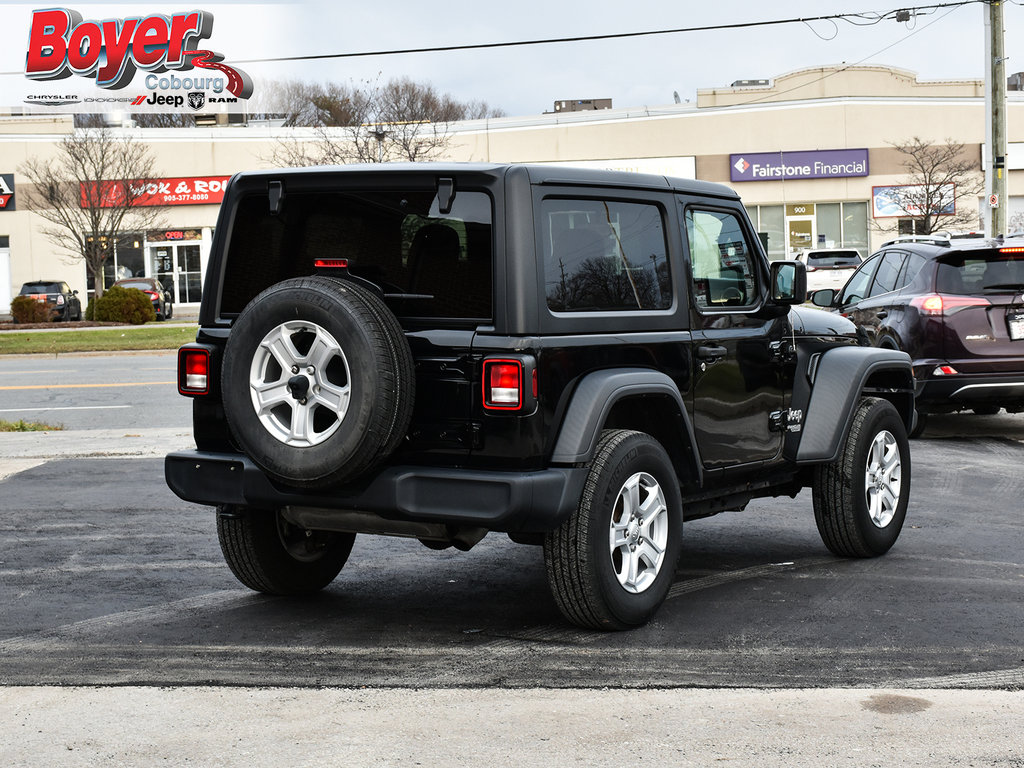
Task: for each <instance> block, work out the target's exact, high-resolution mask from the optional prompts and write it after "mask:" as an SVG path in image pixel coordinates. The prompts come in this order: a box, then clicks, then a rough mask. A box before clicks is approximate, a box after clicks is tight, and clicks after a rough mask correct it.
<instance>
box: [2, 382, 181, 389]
mask: <svg viewBox="0 0 1024 768" xmlns="http://www.w3.org/2000/svg"><path fill="white" fill-rule="evenodd" d="M177 383H178V382H176V381H125V382H118V383H117V384H111V383H106V384H22V385H13V386H9V387H0V390H12V389H99V388H101V387H103V388H106V389H114V388H116V387H151V386H153V385H154V384H177Z"/></svg>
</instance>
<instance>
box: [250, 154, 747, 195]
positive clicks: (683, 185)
mask: <svg viewBox="0 0 1024 768" xmlns="http://www.w3.org/2000/svg"><path fill="white" fill-rule="evenodd" d="M513 169H523V170H525V171H526V172H527V174H529V178H530V182H531V183H533V184H569V185H574V184H593V185H597V186H600V185H607V186H613V187H630V188H633V189H662V190H675V191H678V192H687V193H692V194H700V195H710V196H714V197H720V198H726V199H731V200H738V199H739V195H738V194H737V193H736V192H735V191H734V190H732V189H731V188H730V187H727V186H725V185H724V184H716V183H714V182H710V181H698V180H695V179H680V178H676V177H672V176H659V175H656V174H649V173H632V172H629V171H613V170H606V169H602V168H582V167H578V166H570V165H550V164H541V163H456V162H438V163H359V164H352V165H325V166H313V167H306V168H278V169H271V170H260V171H243V172H241V173H239V174H236V178H239V179H240V180H241V179H243V178H244V179H256V178H261V177H262V178H267V179H268V180H269V179H282V178H284V179H287V178H288V177H289V176H304V175H317V176H320V175H324V176H330V175H335V174H345V175H349V174H353V175H368V176H369V175H374V176H379V175H382V174H410V173H413V174H418V173H422V174H430V175H432V176H441V175H445V174H453V175H454V174H459V173H476V174H485V175H491V176H494V177H495V178H497V177H499V176H503V175H504V174H506V173H508V172H509V171H511V170H513Z"/></svg>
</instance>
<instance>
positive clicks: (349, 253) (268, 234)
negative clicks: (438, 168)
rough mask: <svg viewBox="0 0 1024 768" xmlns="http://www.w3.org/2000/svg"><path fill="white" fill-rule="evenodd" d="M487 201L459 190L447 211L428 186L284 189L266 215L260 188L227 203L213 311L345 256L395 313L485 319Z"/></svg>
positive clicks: (225, 311) (232, 308)
mask: <svg viewBox="0 0 1024 768" xmlns="http://www.w3.org/2000/svg"><path fill="white" fill-rule="evenodd" d="M491 207H492V206H491V199H490V196H489V195H487V194H486V193H484V192H473V191H466V190H459V192H458V194H456V196H455V200H454V201H453V204H452V210H451V212H450V213H448V214H441V213H439V212H438V205H437V194H436V192H435V191H433V190H426V189H423V190H404V191H402V190H394V191H391V190H383V191H381V190H377V191H373V192H324V193H317V194H303V193H298V194H289V195H288V196H287V198H286V199H285V202H284V206H283V209H282V211H281V212H280V213H279V214H278V215H276V216H272V215H271V214H270V213H269V205H268V199H267V196H266V195H252V196H249V197H246V198H243V199H242V200H241V202H240V203H239V205H238V208H237V210H236V215H235V220H234V224H233V227H232V233H231V243H230V245H229V248H228V254H227V262H228V263H227V269H226V272H225V276H224V288H223V292H222V296H221V314H222V315H226V316H233V315H237V314H238V313H239V312H241V311H242V309H243V308H244V307H245V305H246V304H248V303H249V301H250V300H252V298H253V297H254V296H256V294H258V293H259V292H260V291H262V290H264V289H265V288H269V287H270V286H271V285H274V284H275V283H278V282H280V281H282V280H286V279H288V278H291V277H300V276H305V275H310V274H313V272H314V271H315V268H314V262H315V261H316V260H317V259H347V260H348V263H349V272H350V273H351V274H352V275H354V276H356V277H362V278H364V279H366V280H369V281H371V282H373V283H375V284H376V285H378V286H380V287H381V289H382V290H383V292H384V294H385V301H386V302H387V303H388V306H389V307H390V308H391V309H392V311H394V312H395V314H396V315H398V316H399V317H402V318H453V319H476V320H479V319H488V318H490V317H491V314H492V311H491V282H492V281H491V270H492V260H493V259H492V235H491V219H492V216H491Z"/></svg>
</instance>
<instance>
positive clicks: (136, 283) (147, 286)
mask: <svg viewBox="0 0 1024 768" xmlns="http://www.w3.org/2000/svg"><path fill="white" fill-rule="evenodd" d="M118 285H119V286H121V287H122V288H138V289H139V290H140V291H152V290H153V284H152V283H147V282H146V281H145V280H132V281H130V282H124V283H118Z"/></svg>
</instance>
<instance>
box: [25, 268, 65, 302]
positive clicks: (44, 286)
mask: <svg viewBox="0 0 1024 768" xmlns="http://www.w3.org/2000/svg"><path fill="white" fill-rule="evenodd" d="M40 271H41V270H40ZM21 293H22V295H23V296H24V295H26V294H30V293H60V283H25V284H24V285H23V286H21Z"/></svg>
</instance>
